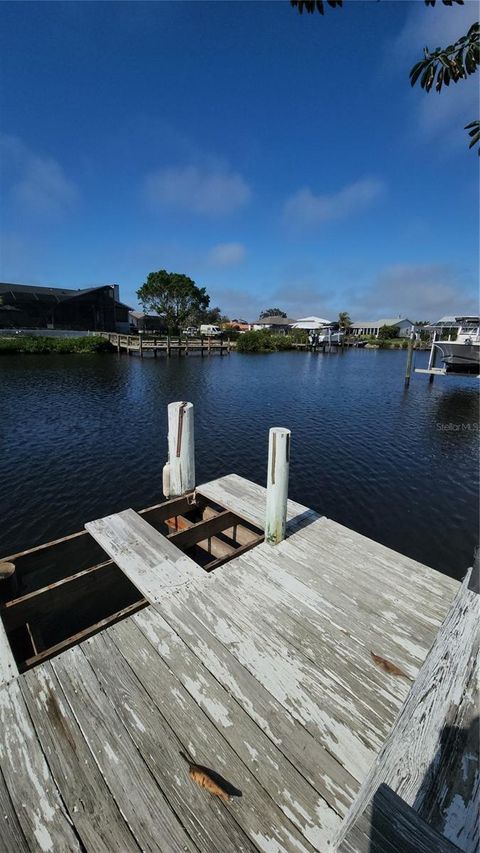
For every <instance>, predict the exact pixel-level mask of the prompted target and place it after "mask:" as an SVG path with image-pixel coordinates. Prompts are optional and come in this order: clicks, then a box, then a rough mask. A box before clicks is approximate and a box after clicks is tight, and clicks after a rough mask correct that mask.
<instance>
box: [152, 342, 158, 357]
mask: <svg viewBox="0 0 480 853" xmlns="http://www.w3.org/2000/svg"><path fill="white" fill-rule="evenodd" d="M157 355H158V352H157V339H156V338H154V339H153V357H154V358H156V357H157Z"/></svg>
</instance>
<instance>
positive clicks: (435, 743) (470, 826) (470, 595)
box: [337, 577, 479, 853]
mask: <svg viewBox="0 0 480 853" xmlns="http://www.w3.org/2000/svg"><path fill="white" fill-rule="evenodd" d="M478 646H479V620H478V596H477V595H476V593H474V592H471V591H470V590H469V589H468V577H467V580H466V581H465V582H464V584H463V585H462V587H461V588H460V590H459V592H458V594H457V596H456V598H455V601H454V603H453V604H452V607H451V609H450V611H449V613H448V616H447V618H446V619H445V621H444V623H443V625H442V627H441V629H440V631H439V633H438V636H437V638H436V640H435V643H434V645H433V646H432V649H431V651H430V653H429V655H428V657H427V659H426V660H425V663H424V665H423V666H422V668H421V670H420V672H419V675H418V677H417V679H416V681H415V683H414V685H413V687H412V689H411V690H410V693H409V694H408V697H407V699H406V701H405V703H404V705H403V707H402V709H401V711H400V714H399V716H398V718H397V720H396V722H395V724H394V726H393V728H392V731H391V733H390V735H389V737H388V738H387V740H386V742H385V744H384V746H383V748H382V749H381V751H380V753H379V755H378V756H377V758H376V759H375V761H374V763H373V765H372V768H371V770H370V772H369V774H368V776H367V778H366V780H365V782H364V784H363V785H362V787H361V790H360V793H359V795H358V797H357V799H356V800H355V802H354V803H353V806H352V808H351V810H350V812H349V814H348V816H347V818H346V819H345V821H344V824H343V825H342V827H341V830H340V833H339V836H338V839H337V843H341V841H342V840H343V839H344V838H345V837H346V836H347V834H348V831H349V829H350V827H351V826H352V825H353V823H354V822H355V821H356V818H357V817H358V815H359V814H361V812H362V811H363V810H364V809H365V808H366V807H367V805H368V804H369V802H370V801H371V799H372V796H373V795H374V793H375V791H376V790H377V788H378V786H379V785H380V784H382V783H384V784H386V785H388V786H389V787H390V788H392V789H393V790H394V791H395V792H396V793H398V794H399V796H401V797H402V799H404V800H405V802H406V803H407V804H408V805H411V806H413V807H414V808H415V810H416V811H418V812H419V813H420V815H422V810H423V807H424V804H425V805H426V809H427V811H431V802H430V790H431V786H432V784H433V779H434V778H435V776H436V774H437V773H438V769H439V765H440V763H441V761H442V760H446V761H447V762H448V761H449V755H448V752H447V753H445V749H444V746H443V744H442V740H443V739H444V738H445V729H446V726H448V725H449V721H451V719H452V709H459V708H462V707H465V708H466V707H468V708H471V707H472V706H471V703H470V702H469V703H468V704H467V705H465V703H464V694H465V691H466V690H467V688H468V686H469V685H470V684H474V683H475V681H476V680H478V670H476V667H477V665H478V664H477V662H478ZM453 717H454V718H457V720H458V715H457V711H455V713H454V714H453ZM472 778H473V780H474V779H475V774H474V775H473V777H472V775H471V774H470V772H469V773H468V774H467V779H466V780H465V781H466V782H467V781H470V783H471V782H472ZM447 784H448V783H447ZM457 798H458V799H457ZM450 806H451V807H450V808H447V809H446V813H444V814H443V822H442V826H441V829H442V832H443V834H444V835H445V836H446V837H447V838H449V839H450V840H452V841H454V842H455V843H456V844H457V846H459V847H460V848H461V849H463V850H465V851H469V853H470V851H474V850H476V848H477V847H478V821H477V819H476V816H477V815H478V784H477V786H476V788H475V787H474V788H473V790H472V788H471V785H470V788H469V789H468V790H466V789H463V790H462V789H460V790H458V789H457V790H456V791H454V790H452V791H451V795H450Z"/></svg>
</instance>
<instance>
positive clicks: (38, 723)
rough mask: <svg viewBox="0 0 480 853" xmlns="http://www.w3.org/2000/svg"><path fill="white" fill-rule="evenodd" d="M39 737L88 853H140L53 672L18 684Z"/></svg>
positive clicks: (38, 672) (41, 670)
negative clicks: (128, 852)
mask: <svg viewBox="0 0 480 853" xmlns="http://www.w3.org/2000/svg"><path fill="white" fill-rule="evenodd" d="M19 685H20V688H21V690H22V694H23V698H24V699H25V702H26V705H27V707H28V709H29V712H30V716H31V718H32V720H33V723H34V725H35V730H36V733H37V737H38V738H39V740H40V743H41V745H42V749H43V752H44V754H45V756H46V758H47V760H48V764H49V767H50V770H51V772H52V774H53V777H54V779H55V782H56V783H57V786H58V788H59V790H60V792H61V795H62V799H63V801H64V803H65V805H66V807H67V809H68V813H69V816H70V818H71V820H72V821H73V824H74V826H75V828H76V830H77V832H78V835H79V837H80V839H81V841H82V843H83V845H84V846H85V848H86V849H87V850H92V851H93V850H94V851H96V853H111V851H119V853H122V851H126V850H129V851H130V850H131V851H136V850H138V849H139V848H138V845H137V843H136V841H135V839H134V837H133V835H132V834H131V832H130V830H129V828H128V826H127V824H126V823H125V821H124V820H123V817H122V815H121V812H120V811H119V809H118V806H117V804H116V802H115V800H114V799H113V797H112V794H111V792H110V790H109V788H108V787H107V785H106V784H105V781H104V779H103V777H102V775H101V773H100V770H99V769H98V767H97V765H96V763H95V761H94V759H93V756H92V754H91V752H90V750H89V748H88V746H87V744H86V742H85V740H84V737H83V735H82V733H81V731H80V729H79V727H78V724H77V722H76V720H75V717H74V716H73V714H72V711H71V708H70V706H69V705H68V703H67V701H66V699H65V697H64V695H63V692H62V690H61V688H60V685H59V684H58V681H57V679H56V677H55V675H54V673H53V670H52V668H51V666H50V665H49V664H48V663H47V664H43V665H42V666H39V667H37V668H36V669H33V670H31V671H30V672H27V673H25V675H24V676H22V678H21V679H20V680H19Z"/></svg>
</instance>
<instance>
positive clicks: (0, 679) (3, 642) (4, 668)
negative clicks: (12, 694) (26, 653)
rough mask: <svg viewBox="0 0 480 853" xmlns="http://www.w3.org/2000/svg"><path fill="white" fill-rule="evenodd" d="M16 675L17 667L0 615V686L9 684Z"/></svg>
mask: <svg viewBox="0 0 480 853" xmlns="http://www.w3.org/2000/svg"><path fill="white" fill-rule="evenodd" d="M17 676H18V667H17V664H16V663H15V658H14V657H13V654H12V650H11V648H10V643H9V642H8V637H7V633H6V631H5V627H4V624H3V621H2V618H1V616H0V688H1V687H2V686H3V685H4V684H9V683H10V682H11V681H13V679H15V678H17Z"/></svg>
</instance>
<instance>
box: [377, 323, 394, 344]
mask: <svg viewBox="0 0 480 853" xmlns="http://www.w3.org/2000/svg"><path fill="white" fill-rule="evenodd" d="M378 337H379V339H380V340H381V341H389V340H391V339H392V338H398V326H381V327H380V329H379V330H378Z"/></svg>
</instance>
